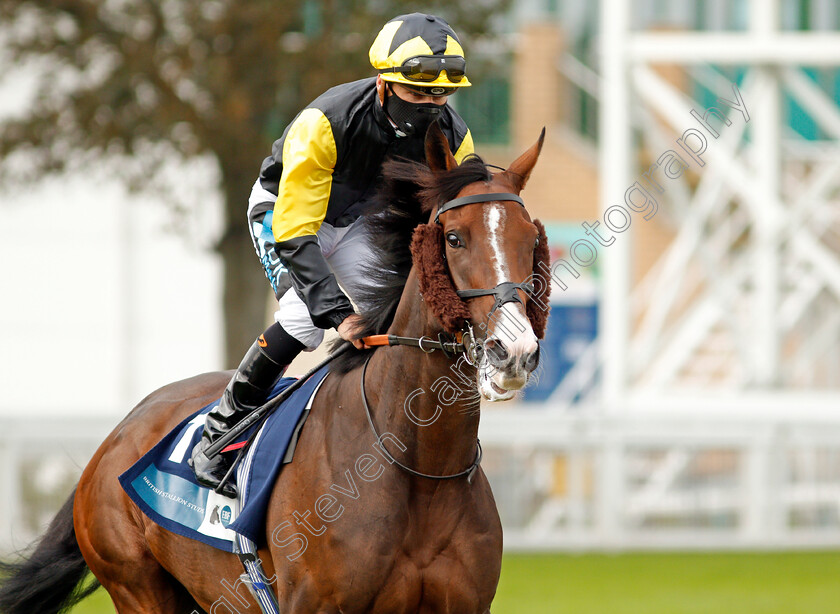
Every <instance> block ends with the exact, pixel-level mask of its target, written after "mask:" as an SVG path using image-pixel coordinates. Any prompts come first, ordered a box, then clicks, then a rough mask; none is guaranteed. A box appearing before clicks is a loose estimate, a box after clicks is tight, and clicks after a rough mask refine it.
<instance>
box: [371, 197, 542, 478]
mask: <svg viewBox="0 0 840 614" xmlns="http://www.w3.org/2000/svg"><path fill="white" fill-rule="evenodd" d="M498 200H512V201H515V202H518V203H519V204H520V205H522V206H523V207H524V206H525V203H524V202H523V201H522V199H521V198H520V197H519V196H518V195H516V194H511V193H507V192H492V193H489V194H474V195H472V196H462V197H460V198H455V199H452V200H450V201H447V202H445V203H444V204H443V205H441V206H440V207H439V208H438V211H437V214H436V215H435V219H434V223H435V224H440V221H439V218H440V214H441V213H444V212H446V211H449V210H451V209H454V208H456V207H462V206H464V205H471V204H476V203H485V202H493V201H498ZM444 257H445V256H444ZM517 290H522V291H523V292H525V293H526V294H527V295H528V296H532V295H533V294H534V285H533V284H529V283H526V282H522V283H518V284H517V283H514V282H512V281H505V282H502V283H500V284H498V285H497V286H496V287H495V288H474V289H468V290H456V291H455V293H456V294H457V295H458V297H459V298H461V299H471V298H476V297H479V296H488V295H492V296H494V297H495V299H496V302H495V304H494V305H493V308H492V309H491V310H490V313H489V314H488V320H489V319H490V318H492V317H493V313H495V311H496V310H497V309H499V308H500V307H501V306H502V305H504V304H506V303H520V304H521V305H523V306H524V302H523V301H522V299H521V298H520V296H519V293H518V292H517ZM362 341H363V342H364V343H365V345H368V346H371V347H373V346H381V345H389V346H394V345H406V346H410V347H417V348H420V349H421V350H422V351H423V352H425V353H427V354H431V353H432V352H434V351H436V350H440V351H442V352H443V353H444V355H446V356H447V357H448V358H453V357H454V356H456V355H458V354H463V355H464V357H465V359H466V361H467V362H468V363H469V364H471V365H472V366H475V367H477V366H478V363H479V362H480V360H481V358H482V356H483V353H484V349H483V345H482V343H481V342H480V341H478V340H476V338H475V334H474V332H473V327H472V325H471V324H470V323H469V322H466V324H465V329H464V330H461V331H458V332H457V333H455V334H454V335H453V334H451V333H446V332H441V333H439V334H438V339H437V340H434V339H432V338H431V337H426V336H423V337H420V338H419V339H418V338H415V337H399V336H397V335H372V336H370V337H365V338H364V339H362ZM369 361H370V356H368V358H367V359H366V360H365V363H364V366H363V367H362V376H361V378H360V384H359V385H360V389H361V395H362V404H363V405H364V408H365V414H366V415H367V419H368V424H369V425H370V429H371V431H373V434H374V436H375V437H376V441H377V442H378V444H379V446H378V447H379V448H380V449H381V450H382V452H383V453H384V454H385V456H386V457H387V458H388V460H389V461H390V462H391V463H393V464H395V465H397V467H399V468H400V469H402V470H403V471H405V472H406V473H408V474H410V475H413V476H415V477H421V478H428V479H433V480H450V479H453V478H459V477H463V476H467V483H468V484H470V483H472V480H473V477H474V476H475V473H476V471H478V467H479V465H480V464H481V458H482V450H481V442H480V441H479V440H478V439H476V442H475V444H476V454H475V459H474V460H473V462H472V464H471V465H470V466H469V467H467V468H466V469H464V470H463V471H459V472H457V473H452V474H449V475H430V474H427V473H421V472H420V471H417V470H415V469H412V468H411V467H407V466H406V465H404V464H402V463H401V462H399V461H398V460H397V459H396V458H394V456H393V454H391V453H390V452H389V451H388V450H387V449H386V448H385V445H384V441H383V440H382V437H381V436H380V435H379V433H378V432H377V430H376V426H375V425H374V424H373V415H372V413H371V411H370V405H369V404H368V400H367V394H366V392H365V374H366V373H367V366H368V362H369Z"/></svg>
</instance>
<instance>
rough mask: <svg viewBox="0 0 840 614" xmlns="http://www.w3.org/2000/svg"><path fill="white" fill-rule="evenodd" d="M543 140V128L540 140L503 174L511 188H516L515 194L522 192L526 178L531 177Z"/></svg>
mask: <svg viewBox="0 0 840 614" xmlns="http://www.w3.org/2000/svg"><path fill="white" fill-rule="evenodd" d="M544 140H545V128H543V129H542V132H540V138H539V139H538V140H537V142H536V143H534V144H533V145H532V146H531V148H530V149H529V150H528V151H526V152H525V153H524V154H522V155H521V156H519V157H518V158H517V159H516V160H514V161H513V163H512V164H511V165H510V166H509V167H508V169H507V170H506V171H505V172H504V174H505V175H506V176H507V178H508V179H509V180H510V182H511V183H512V184H513V186H514V187H515V188H516V192H517V194H518V193H519V192H521V191H522V188H524V187H525V184H526V183H528V177H530V176H531V170H532V169H533V168H534V165H535V164H536V163H537V158H539V157H540V151H541V150H542V146H543V141H544Z"/></svg>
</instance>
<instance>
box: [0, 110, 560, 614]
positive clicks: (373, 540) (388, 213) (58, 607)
mask: <svg viewBox="0 0 840 614" xmlns="http://www.w3.org/2000/svg"><path fill="white" fill-rule="evenodd" d="M544 135H545V131H544V130H543V133H542V134H541V135H540V137H539V140H538V141H537V142H536V143H535V144H534V145H533V146H532V147H531V148H529V149H528V150H527V151H525V152H524V153H523V154H522V155H520V156H519V157H518V158H517V159H516V160H515V161H514V162H513V163H512V164H511V165H510V167H509V168H508V169H507V170H504V171H502V172H492V171H490V170H489V168H488V166H487V165H486V164H485V163H484V162H483V160H481V158H480V157H478V156H471V157H468V158H466V159H465V160H463V161H462V163H461V164H460V165H458V163H457V162H456V161H455V158H454V157H453V155H452V153H451V151H450V147H449V144H448V142H447V140H446V137H445V136H444V134H443V133H442V132H441V131H440V129H438V128H437V126H436V125H434V126H433V127H432V128H431V129H430V130H429V132H428V133H427V137H426V142H425V150H426V159H427V162H426V164H425V165H424V164H419V163H411V162H408V161H400V160H392V161H388V162H387V163H386V165H385V166H384V169H383V176H384V182H383V183H384V185H383V187H382V190H381V198H380V202H381V203H382V204H381V205H380V206H379V207H378V208H376V207H374V210H373V212H372V213H371V214H370V215H368V216H367V217H366V223H368V224H369V225H370V228H371V235H370V236H371V241H372V242H373V245H374V247H375V253H376V254H377V256H376V262H372V263H368V264H369V265H370V267H371V268H370V271H371V275H372V276H373V277H374V279H372V280H371V291H370V292H369V293H368V294H367V295H366V298H365V300H363V301H360V304H361V305H362V307H361V309H362V315H363V317H364V322H365V325H364V328H363V329H360V330H359V331H358V332H359V335H360V336H362V335H367V337H366V338H369V339H373V337H371V335H373V334H374V333H381V332H382V331H387V335H388V337H387V339H388V340H389V344H387V345H382V346H376V347H373V348H371V347H368V348H366V349H362V350H356V349H355V348H353V349H352V351H348V352H344V353H343V354H342V355H341V356H340V357H338V358H336V360H334V361H333V363H332V364H331V367H330V372H329V374H328V375H327V376H326V378H325V380H324V381H323V384H322V385H321V386H320V388H319V390H318V392H317V395H316V397H315V399H314V402H313V405H312V408H311V412H310V415H309V417H308V419H307V422H306V423H305V425H304V428H303V429H302V432H301V433H300V437H299V440H298V442H297V447H296V450H295V461H294V462H293V463H291V464H289V465H287V466H286V467H285V468H284V469H283V471H282V472H281V473H280V474H279V477H278V479H277V481H276V483H275V485H274V488H273V492H272V495H271V499H270V505H269V509H268V511H267V519H266V530H265V541H264V543H261V544H259V550H258V555H259V558H260V560H261V562H262V565H263V568H264V570H265V574H266V577H267V578H268V581H269V583H270V584H271V587H272V590H273V592H274V594H275V595H276V598H277V601H278V603H279V604H280V610H281V611H282V612H290V613H292V612H293V613H295V614H310V613H311V614H315V613H331V614H333V613H334V614H338V613H339V612H341V613H345V614H362V613H368V614H385V613H388V614H394V613H406V614H408V613H417V614H433V613H434V614H489V612H490V606H491V603H492V601H493V597H494V595H495V592H496V588H497V585H498V581H499V576H500V571H501V561H502V527H501V522H500V520H499V515H498V511H497V509H496V504H495V501H494V499H493V494H492V492H491V489H490V485H489V483H488V481H487V478H486V476H485V474H484V472H483V471H482V470H481V467H480V464H479V463H480V445H479V444H478V425H479V417H480V412H479V400H480V397H482V396H483V397H485V398H487V399H489V400H506V399H509V398H511V397H512V396H513V395H514V394H515V392H516V391H517V390H520V389H521V388H522V387H523V386H525V385H526V383H527V381H528V380H529V378H530V377H531V376H532V373H533V371H534V369H535V368H536V367H537V364H538V362H539V345H538V340H537V339H538V337H540V338H541V337H542V336H543V334H544V329H545V320H546V317H547V314H546V309H547V305H546V303H545V298H546V296H547V293H548V291H549V289H548V284H546V283H544V282H543V283H542V287H540V288H536V285H537V284H536V283H535V280H536V281H540V280H539V276H538V275H536V274H535V271H537V270H538V265H540V266H542V267H543V268H544V270H547V268H546V265H547V259H548V247H547V243H546V237H545V232H544V229H543V227H542V225H541V224H540V223H539V221H532V220H531V219H530V216H529V214H528V212H527V211H526V209H525V208H524V205H523V204H522V201H521V198H519V196H518V195H519V193H520V192H521V190H522V188H523V187H524V186H525V183H526V182H527V180H528V178H529V176H530V174H531V170H532V169H533V167H534V165H535V163H536V161H537V158H538V157H539V153H540V149H541V148H542V143H543V139H544ZM523 280H524V281H523ZM345 343H346V342H345ZM371 343H373V342H371ZM229 379H230V372H218V373H209V374H204V375H199V376H196V377H193V378H191V379H187V380H184V381H180V382H176V383H173V384H170V385H167V386H165V387H163V388H161V389H159V390H157V391H155V392H153V393H152V394H150V395H149V396H148V397H146V398H145V399H143V400H142V401H141V402H140V403H139V404H138V405H137V406H136V407H135V408H134V409H133V410H132V411H131V412H130V413H129V414H128V415H127V417H126V418H125V419H123V420H122V422H120V423H119V424H118V425H117V427H116V428H115V429H114V430H113V432H112V433H111V434H110V435H109V436H108V437H107V439H105V441H104V442H103V443H102V444H101V446H100V447H99V449H98V450H97V451H96V453H95V454H94V455H93V457H92V459H91V461H90V462H89V464H88V465H87V466H86V468H85V469H84V471H83V473H82V476H81V478H80V480H79V482H78V484H77V485H76V488H75V490H74V493H73V495H71V497H70V499H68V500H67V502H66V503H65V505H64V507H63V508H62V509H61V510H60V511H59V512H58V514H57V515H56V517H55V518H54V519H53V521H52V524H51V525H50V527H49V528H48V530H47V531H46V533H45V534H44V535H43V537H42V538H41V539H40V541H39V542H38V545H37V547H36V548H35V549H34V551H33V552H32V554H31V555H30V556H29V558H28V559H24V560H23V561H22V562H19V563H15V564H12V565H6V566H5V569H6V572H7V578H6V580H5V581H4V583H3V585H2V588H0V611H2V612H4V613H7V614H22V613H24V612H26V614H30V613H31V612H38V613H39V614H46V613H52V612H59V611H64V609H66V608H69V607H70V606H72V605H73V604H74V603H76V602H77V601H79V600H80V599H83V598H84V597H86V596H87V595H88V594H89V593H90V592H91V591H92V590H94V589H95V588H96V582H98V583H100V584H101V585H102V586H103V587H104V588H105V589H106V590H107V592H108V593H109V595H110V597H111V599H112V601H113V604H114V607H115V609H116V611H117V612H118V613H119V614H140V613H144V614H175V613H181V612H185V613H196V612H210V613H211V614H212V613H215V612H254V613H256V612H259V611H260V610H259V607H258V606H257V605H256V603H255V602H254V601H252V600H251V599H249V596H248V594H247V589H246V588H244V587H243V585H242V584H240V583H239V580H238V578H239V575H240V573H241V572H242V567H241V564H240V560H239V559H238V558H237V556H236V555H234V554H231V553H228V552H224V551H222V550H218V549H214V548H212V547H210V546H207V545H205V544H203V543H200V542H197V541H193V540H189V539H187V538H184V537H181V536H179V535H176V534H174V533H171V532H168V531H166V530H165V529H163V528H161V527H160V526H158V525H156V524H154V523H153V522H152V521H151V520H149V519H148V518H147V517H146V516H144V514H143V513H142V512H141V511H140V510H139V508H138V507H137V506H136V505H135V504H134V503H133V502H132V501H131V500H130V499H129V498H128V496H127V495H126V494H125V492H124V491H123V490H122V489H121V487H120V484H119V483H118V480H117V478H118V476H119V475H120V474H121V473H122V472H124V471H125V470H127V469H128V468H129V467H130V466H131V465H132V464H133V463H135V461H137V460H138V459H139V458H140V457H141V456H142V455H143V454H144V453H145V452H147V451H148V450H149V449H151V448H152V447H153V446H154V445H155V443H156V442H158V441H159V440H160V439H161V437H163V436H164V435H165V434H166V433H168V432H169V431H170V430H171V429H173V428H174V427H175V426H176V425H178V424H179V423H180V422H181V421H182V420H184V418H185V417H187V416H188V415H190V414H191V413H193V412H195V411H197V410H198V409H200V408H201V407H203V406H205V405H207V404H208V403H210V402H212V401H213V400H215V399H217V398H218V397H219V396H220V395H221V393H222V391H223V389H224V388H225V385H226V384H227V383H228V381H229ZM88 570H89V571H90V572H92V573H93V575H94V576H95V578H96V580H95V582H94V585H93V586H91V585H90V584H88V586H86V587H85V586H83V583H82V581H83V580H84V578H85V576H86V574H87V573H88ZM9 574H10V575H9Z"/></svg>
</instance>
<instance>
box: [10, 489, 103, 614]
mask: <svg viewBox="0 0 840 614" xmlns="http://www.w3.org/2000/svg"><path fill="white" fill-rule="evenodd" d="M75 494H76V490H75V489H73V494H71V495H70V498H69V499H68V500H67V501H66V502H65V503H64V505H63V506H62V507H61V510H59V512H58V514H56V515H55V518H53V521H52V522H51V523H50V527H49V529H47V532H46V533H44V535H43V536H41V538H40V540H39V541H38V543H37V546H36V547H35V550H34V551H33V552H32V553H31V554H30V555H28V556H27V557H25V558H24V559H23V560H21V561H20V562H18V563H0V612H2V614H32V613H33V612H37V613H38V614H58V613H59V612H64V611H66V610H68V609H69V608H71V607H72V606H74V605H75V604H76V603H78V602H79V601H81V600H82V599H84V598H85V597H87V596H88V595H90V594H91V593H92V592H93V591H95V590H96V589H97V588H98V587H99V583H98V582H93V583H92V585H89V586H87V587H83V586H82V585H81V582H82V580H83V579H84V577H85V576H86V575H87V573H88V568H87V564H86V563H85V559H84V558H83V557H82V551H81V550H80V549H79V543H78V542H77V541H76V530H75V529H74V528H73V497H74V495H75Z"/></svg>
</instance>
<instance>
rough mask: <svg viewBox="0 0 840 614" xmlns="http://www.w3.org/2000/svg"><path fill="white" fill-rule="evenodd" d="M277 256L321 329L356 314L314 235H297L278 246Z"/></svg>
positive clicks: (334, 326)
mask: <svg viewBox="0 0 840 614" xmlns="http://www.w3.org/2000/svg"><path fill="white" fill-rule="evenodd" d="M275 250H276V251H277V255H278V256H279V257H280V258H281V260H282V261H283V264H285V265H286V268H287V269H288V270H289V275H290V276H291V278H292V286H293V287H294V289H295V292H297V293H298V296H300V298H301V300H302V301H303V302H304V303H305V304H306V307H307V308H308V309H309V315H310V316H312V322H313V323H314V324H315V326H317V327H318V328H338V325H339V324H341V323H342V322H343V321H344V318H346V317H347V316H349V315H350V314H352V313H354V312H355V310H354V309H353V305H352V303H350V299H348V298H347V296H346V295H345V294H344V292H342V291H341V288H339V287H338V282H337V281H336V279H335V275H333V274H332V271H330V267H329V266H328V265H327V261H326V260H324V255H323V254H322V253H321V247H320V246H319V245H318V240H317V239H316V238H315V236H314V235H306V236H303V237H295V238H294V239H289V240H288V241H282V242H280V243H277V244H276V245H275Z"/></svg>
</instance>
